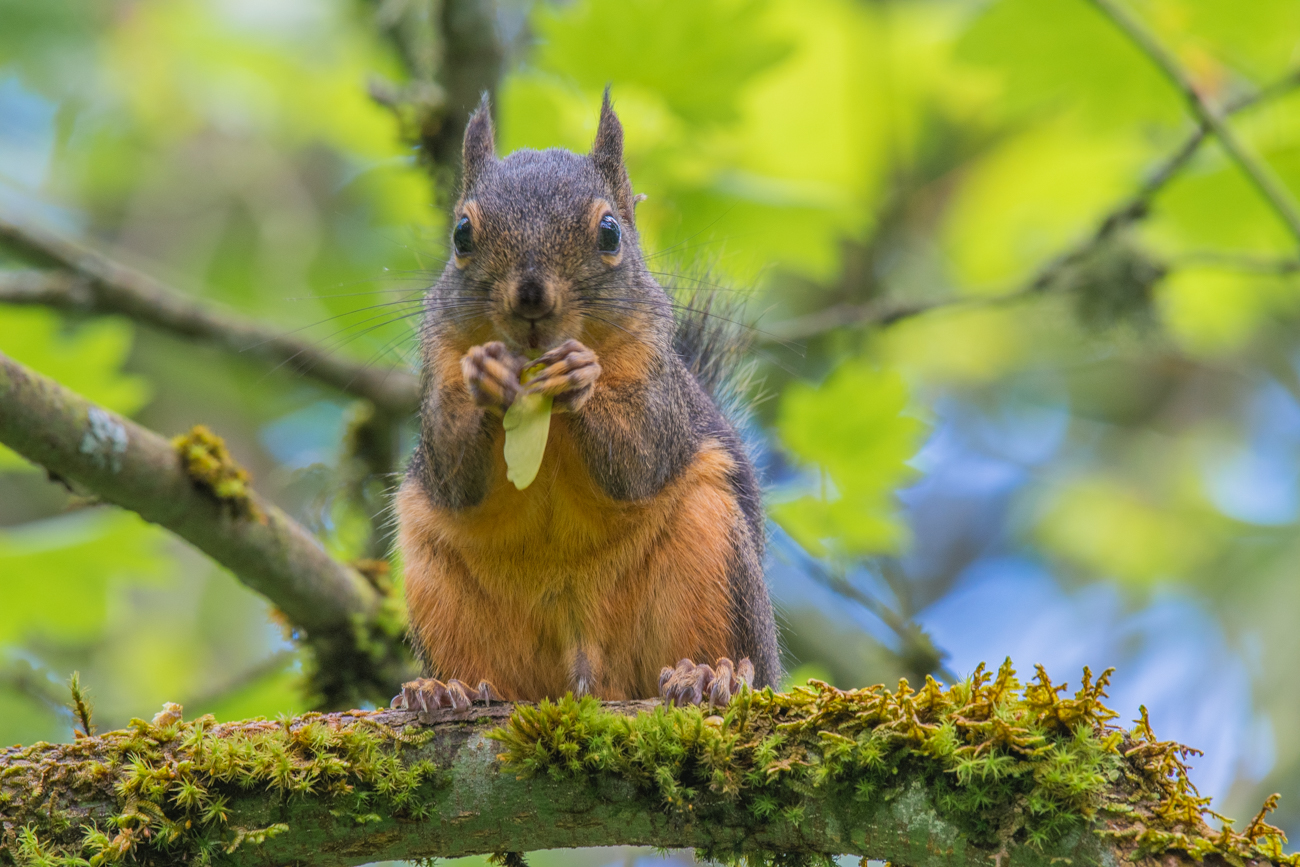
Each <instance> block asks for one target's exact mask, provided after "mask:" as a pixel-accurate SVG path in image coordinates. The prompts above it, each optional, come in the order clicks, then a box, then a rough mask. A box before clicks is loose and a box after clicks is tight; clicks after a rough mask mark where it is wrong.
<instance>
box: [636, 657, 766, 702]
mask: <svg viewBox="0 0 1300 867" xmlns="http://www.w3.org/2000/svg"><path fill="white" fill-rule="evenodd" d="M742 684H743V685H744V686H747V687H748V686H753V684H754V664H753V663H752V662H750V661H749V657H745V658H744V659H742V660H741V661H740V662H739V663H735V662H732V661H731V660H730V659H728V658H727V657H725V656H723V657H720V658H719V659H718V661H717V664H716V665H714V666H713V667H709V666H708V665H696V664H695V663H693V662H691V661H690V660H689V659H683V660H682V661H681V662H679V663H677V667H676V668H673V667H671V666H667V665H666V666H664V667H663V669H662V670H661V671H660V672H659V697H660V698H662V699H663V700H664V701H665V702H667V703H668V704H671V705H687V704H703V703H704V702H705V701H708V703H709V707H726V705H727V704H728V703H729V702H730V701H731V697H732V696H733V695H735V694H736V693H738V692H740V688H741V685H742Z"/></svg>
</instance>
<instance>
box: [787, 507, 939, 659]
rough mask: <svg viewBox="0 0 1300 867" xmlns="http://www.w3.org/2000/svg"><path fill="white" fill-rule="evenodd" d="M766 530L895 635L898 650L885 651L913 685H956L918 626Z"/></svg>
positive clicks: (811, 572)
mask: <svg viewBox="0 0 1300 867" xmlns="http://www.w3.org/2000/svg"><path fill="white" fill-rule="evenodd" d="M769 526H770V527H772V528H773V529H774V530H775V532H773V533H772V534H771V535H772V537H773V540H774V542H776V544H777V545H778V546H780V547H783V548H786V549H787V550H788V551H790V552H791V553H792V554H794V556H795V558H796V559H798V560H799V561H800V564H801V567H802V568H803V569H804V571H805V572H806V573H807V574H808V575H809V576H810V577H811V578H812V579H813V580H814V581H816V582H817V583H818V584H821V585H822V586H823V587H825V588H826V589H828V590H830V591H831V592H832V593H835V594H836V595H838V596H842V597H843V598H845V599H847V600H849V601H850V602H856V603H857V604H858V605H861V606H862V607H863V608H865V609H866V610H867V611H868V612H869V613H870V614H871V615H872V616H874V617H875V618H876V619H877V620H879V621H880V622H881V623H883V624H885V626H886V627H887V628H888V629H889V631H890V632H893V633H894V635H895V636H896V637H897V638H898V643H899V649H898V650H897V651H893V650H891V649H890V648H888V647H887V648H886V650H890V652H892V653H894V655H895V656H897V657H898V661H899V662H900V663H901V665H902V667H903V669H904V670H905V671H906V672H907V675H908V678H909V679H910V680H911V681H912V682H913V683H924V682H925V677H926V675H928V674H937V675H939V676H940V677H942V678H943V679H944V680H946V681H948V682H949V683H955V682H956V680H957V678H956V676H955V675H954V674H953V673H952V672H951V671H949V670H948V668H947V667H946V666H945V665H944V664H943V660H944V657H945V656H946V655H947V654H945V653H944V652H943V651H942V650H940V649H939V648H938V647H935V645H934V642H933V641H932V640H931V639H930V636H929V635H928V634H927V633H926V632H925V630H924V629H922V628H921V627H920V625H918V624H917V623H916V622H915V621H914V620H912V619H911V618H909V617H905V616H903V615H902V614H900V613H898V612H897V611H895V610H894V609H892V608H890V607H889V606H888V605H886V604H884V603H883V602H881V601H880V600H879V599H877V598H875V597H874V596H871V595H870V594H868V593H864V592H863V591H862V590H861V589H860V588H858V587H857V586H856V585H855V584H854V583H853V582H852V581H850V580H849V578H848V575H847V574H846V570H845V569H844V567H842V566H840V565H838V564H827V563H826V562H824V561H822V560H821V559H819V558H817V557H814V556H812V555H811V554H809V553H808V552H807V551H805V550H804V549H803V546H801V545H800V544H799V543H798V542H796V541H795V540H794V539H793V538H791V537H790V536H789V534H787V533H786V532H785V531H784V530H782V529H778V525H775V524H769ZM783 543H784V544H783Z"/></svg>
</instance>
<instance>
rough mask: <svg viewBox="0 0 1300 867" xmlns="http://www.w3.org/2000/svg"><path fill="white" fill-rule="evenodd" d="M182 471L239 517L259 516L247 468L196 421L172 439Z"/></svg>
mask: <svg viewBox="0 0 1300 867" xmlns="http://www.w3.org/2000/svg"><path fill="white" fill-rule="evenodd" d="M172 445H173V446H174V447H175V448H176V452H177V454H179V455H180V457H181V464H182V466H184V467H185V472H186V473H187V474H188V475H189V477H190V478H192V479H193V480H194V481H195V482H196V483H198V484H199V486H200V487H202V488H203V489H204V490H206V491H208V492H209V493H211V494H212V495H213V496H214V497H216V498H217V499H218V500H220V501H221V502H222V503H223V504H225V505H226V506H228V507H229V508H230V510H231V511H232V512H233V513H234V514H236V515H239V516H240V517H244V518H252V519H255V520H257V519H260V517H261V516H260V513H259V512H258V509H257V505H256V504H255V503H254V502H253V497H252V494H253V491H252V487H251V478H250V476H249V475H248V471H247V470H245V469H244V468H243V467H241V466H240V465H239V464H237V463H236V462H235V459H234V458H233V457H231V455H230V450H229V449H227V448H226V443H225V441H224V440H223V439H222V438H221V437H219V436H217V435H216V434H214V433H213V432H212V431H211V430H209V429H208V427H207V426H206V425H201V424H196V425H195V426H194V427H192V428H190V430H189V432H188V433H184V434H181V435H180V436H178V437H176V438H175V439H173V440H172Z"/></svg>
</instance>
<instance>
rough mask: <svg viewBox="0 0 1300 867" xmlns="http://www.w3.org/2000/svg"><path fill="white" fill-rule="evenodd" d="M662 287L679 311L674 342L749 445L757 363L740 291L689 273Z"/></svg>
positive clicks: (751, 331) (691, 369) (701, 383)
mask: <svg viewBox="0 0 1300 867" xmlns="http://www.w3.org/2000/svg"><path fill="white" fill-rule="evenodd" d="M665 288H666V289H667V290H668V292H669V294H670V295H671V296H672V298H673V301H674V304H675V307H676V312H677V330H676V332H675V333H674V336H673V348H674V349H675V350H676V351H677V354H678V356H679V357H680V358H681V359H682V361H683V362H684V363H685V364H686V368H687V369H688V370H689V371H690V372H691V373H692V374H693V375H694V376H695V379H696V380H697V381H698V382H699V383H700V385H702V386H703V387H704V390H705V391H706V392H708V394H709V396H710V397H711V398H713V402H714V403H715V404H717V406H718V408H719V409H720V410H721V411H722V414H723V415H724V416H725V417H726V418H727V420H728V421H729V422H731V425H732V427H734V428H735V429H736V432H737V433H739V434H740V435H741V438H742V439H744V440H745V442H746V445H747V447H748V448H749V449H750V451H752V450H753V448H752V447H753V443H752V442H751V439H752V437H751V436H750V434H751V433H752V432H751V431H750V422H751V421H752V418H753V399H754V397H753V395H752V394H751V392H752V389H753V385H754V376H755V371H756V365H755V363H754V362H753V360H752V359H750V358H748V357H747V351H748V350H749V348H750V345H751V342H752V340H751V335H752V333H753V329H752V328H750V327H749V326H748V325H746V324H745V323H744V315H745V299H744V296H743V294H742V293H739V292H733V291H731V290H729V289H726V288H724V287H717V286H714V285H713V284H711V283H709V282H707V281H706V280H705V279H696V278H691V277H686V278H682V280H681V282H680V283H674V284H672V285H669V286H666V287H665Z"/></svg>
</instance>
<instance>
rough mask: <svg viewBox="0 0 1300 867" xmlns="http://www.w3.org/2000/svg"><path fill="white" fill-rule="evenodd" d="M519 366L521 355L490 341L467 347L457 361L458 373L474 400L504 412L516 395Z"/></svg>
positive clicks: (496, 341) (487, 407) (497, 341)
mask: <svg viewBox="0 0 1300 867" xmlns="http://www.w3.org/2000/svg"><path fill="white" fill-rule="evenodd" d="M522 365H523V360H522V359H521V358H519V357H518V356H516V355H515V354H514V353H512V352H511V351H510V350H509V349H507V348H506V345H505V344H504V343H502V342H501V341H499V340H494V341H492V342H491V343H484V344H483V345H482V346H471V347H470V350H469V352H466V353H465V357H464V358H462V359H461V360H460V373H461V376H462V377H464V379H465V387H466V388H467V389H469V394H470V397H472V398H474V403H476V404H478V405H479V406H481V407H483V408H484V409H491V410H495V411H497V412H500V413H504V412H505V411H506V410H507V409H508V408H509V407H510V404H512V403H514V402H515V398H516V397H517V396H518V395H519V370H520V368H521V367H522Z"/></svg>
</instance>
